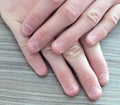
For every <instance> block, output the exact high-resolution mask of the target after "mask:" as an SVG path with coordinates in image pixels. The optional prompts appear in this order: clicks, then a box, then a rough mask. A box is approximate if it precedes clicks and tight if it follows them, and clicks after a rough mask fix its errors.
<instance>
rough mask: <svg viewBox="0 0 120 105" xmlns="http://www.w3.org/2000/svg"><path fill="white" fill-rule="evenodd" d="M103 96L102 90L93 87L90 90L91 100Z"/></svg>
mask: <svg viewBox="0 0 120 105" xmlns="http://www.w3.org/2000/svg"><path fill="white" fill-rule="evenodd" d="M101 94H102V90H101V89H100V88H98V87H92V88H91V89H90V98H91V99H93V100H95V99H97V98H99V97H100V96H101Z"/></svg>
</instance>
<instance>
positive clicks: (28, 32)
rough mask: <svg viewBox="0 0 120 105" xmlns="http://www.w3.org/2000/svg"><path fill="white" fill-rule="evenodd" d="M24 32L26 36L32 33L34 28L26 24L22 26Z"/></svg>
mask: <svg viewBox="0 0 120 105" xmlns="http://www.w3.org/2000/svg"><path fill="white" fill-rule="evenodd" d="M22 32H23V33H24V35H26V36H28V35H30V34H32V28H31V26H29V25H28V24H24V25H23V27H22Z"/></svg>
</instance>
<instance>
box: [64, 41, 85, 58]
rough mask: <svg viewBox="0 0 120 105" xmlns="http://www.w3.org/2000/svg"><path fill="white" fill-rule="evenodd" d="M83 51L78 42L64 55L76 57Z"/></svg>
mask: <svg viewBox="0 0 120 105" xmlns="http://www.w3.org/2000/svg"><path fill="white" fill-rule="evenodd" d="M82 53H83V49H82V47H81V46H80V44H79V43H78V42H76V43H75V44H74V45H72V46H71V47H70V48H69V49H68V50H67V51H66V52H65V53H64V56H65V57H67V58H76V57H78V56H80V55H81V54H82Z"/></svg>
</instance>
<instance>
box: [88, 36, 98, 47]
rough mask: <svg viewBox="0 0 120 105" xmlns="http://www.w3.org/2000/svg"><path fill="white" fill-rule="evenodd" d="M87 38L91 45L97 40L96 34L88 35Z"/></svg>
mask: <svg viewBox="0 0 120 105" xmlns="http://www.w3.org/2000/svg"><path fill="white" fill-rule="evenodd" d="M88 40H89V42H90V44H91V45H94V44H95V43H96V41H97V38H96V35H89V37H88Z"/></svg>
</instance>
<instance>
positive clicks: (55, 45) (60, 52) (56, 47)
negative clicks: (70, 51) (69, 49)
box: [51, 42, 63, 54]
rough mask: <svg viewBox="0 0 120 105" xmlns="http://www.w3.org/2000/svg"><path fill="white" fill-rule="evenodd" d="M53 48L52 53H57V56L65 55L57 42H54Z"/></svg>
mask: <svg viewBox="0 0 120 105" xmlns="http://www.w3.org/2000/svg"><path fill="white" fill-rule="evenodd" d="M51 47H52V51H53V52H54V53H56V54H62V53H63V51H62V50H61V48H59V44H57V43H56V42H54V43H53V44H52V46H51Z"/></svg>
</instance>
